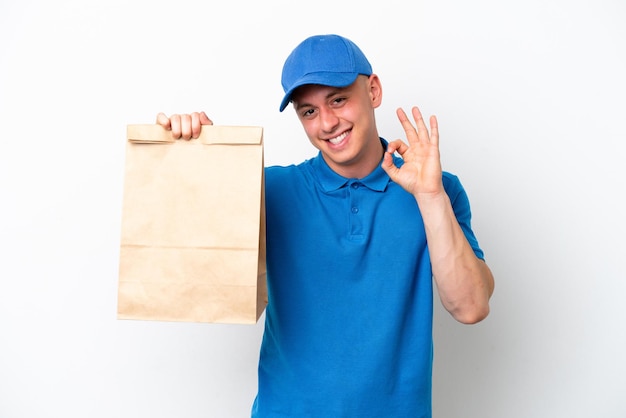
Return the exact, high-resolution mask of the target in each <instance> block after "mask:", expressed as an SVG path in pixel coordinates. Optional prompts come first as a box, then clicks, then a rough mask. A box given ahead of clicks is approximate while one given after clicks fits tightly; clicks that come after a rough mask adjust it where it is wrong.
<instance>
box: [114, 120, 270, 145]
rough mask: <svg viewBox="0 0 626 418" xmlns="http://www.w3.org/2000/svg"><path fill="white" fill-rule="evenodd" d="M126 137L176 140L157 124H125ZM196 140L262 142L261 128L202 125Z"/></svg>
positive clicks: (157, 141) (153, 141)
mask: <svg viewBox="0 0 626 418" xmlns="http://www.w3.org/2000/svg"><path fill="white" fill-rule="evenodd" d="M126 137H127V138H128V141H130V142H141V143H146V144H163V143H173V142H176V140H175V139H173V138H172V133H171V132H170V131H168V130H166V129H165V128H163V127H162V126H161V125H157V124H150V125H146V124H143V125H142V124H139V125H127V127H126ZM192 141H193V140H192ZM196 141H199V142H201V143H203V144H207V145H217V144H262V143H263V128H262V127H260V126H225V125H203V126H202V130H201V131H200V136H199V137H198V139H197V140H196Z"/></svg>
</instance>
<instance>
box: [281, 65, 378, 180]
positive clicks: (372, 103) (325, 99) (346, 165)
mask: <svg viewBox="0 0 626 418" xmlns="http://www.w3.org/2000/svg"><path fill="white" fill-rule="evenodd" d="M292 100H293V106H294V109H295V110H296V114H297V115H298V118H299V119H300V122H301V123H302V126H303V127H304V130H305V132H306V134H307V136H308V138H309V140H310V141H311V143H312V144H313V146H314V147H315V148H317V149H319V150H320V151H321V153H322V156H323V157H324V160H325V161H326V163H327V164H328V165H329V166H330V168H332V169H333V170H334V171H335V172H337V173H338V174H340V175H342V176H344V177H350V178H352V177H356V178H361V177H365V176H366V175H368V174H369V173H370V172H371V171H372V170H373V169H374V168H375V167H376V166H377V164H379V163H380V159H381V157H382V147H381V144H380V140H379V138H378V131H377V130H376V123H375V119H374V109H375V108H377V107H378V106H379V105H380V103H381V100H382V89H381V85H380V81H379V79H378V77H377V76H376V75H371V76H370V77H366V76H359V77H358V78H357V80H356V81H355V82H354V83H353V84H351V85H350V86H348V87H343V88H337V87H328V86H320V85H315V84H309V85H305V86H301V87H299V88H298V89H297V90H296V91H295V92H294V94H293V96H292Z"/></svg>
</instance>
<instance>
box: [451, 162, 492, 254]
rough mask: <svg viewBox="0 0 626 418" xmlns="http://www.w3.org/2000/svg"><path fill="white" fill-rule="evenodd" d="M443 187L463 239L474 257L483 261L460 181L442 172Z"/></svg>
mask: <svg viewBox="0 0 626 418" xmlns="http://www.w3.org/2000/svg"><path fill="white" fill-rule="evenodd" d="M443 187H444V189H445V191H446V193H447V194H448V197H449V198H450V202H451V203H452V209H453V211H454V215H455V216H456V219H457V221H458V222H459V225H460V226H461V229H462V230H463V233H464V234H465V238H467V241H468V242H469V244H470V246H471V247H472V249H473V250H474V254H476V257H478V258H480V259H481V260H484V259H485V255H484V252H483V250H482V249H481V248H480V246H479V245H478V239H476V235H475V234H474V231H473V230H472V222H471V221H472V211H471V209H470V202H469V198H468V196H467V193H466V192H465V189H464V188H463V185H462V184H461V181H460V180H459V178H458V177H457V176H455V175H453V174H450V173H447V172H444V173H443Z"/></svg>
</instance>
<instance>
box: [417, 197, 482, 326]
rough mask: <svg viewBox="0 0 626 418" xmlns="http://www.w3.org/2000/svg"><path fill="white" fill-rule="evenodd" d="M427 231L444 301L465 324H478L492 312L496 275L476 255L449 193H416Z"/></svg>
mask: <svg viewBox="0 0 626 418" xmlns="http://www.w3.org/2000/svg"><path fill="white" fill-rule="evenodd" d="M416 200H417V202H418V205H419V207H420V211H421V213H422V217H423V220H424V227H425V230H426V239H427V241H428V250H429V252H430V259H431V264H432V269H433V276H434V278H435V283H436V285H437V290H438V292H439V296H440V298H441V301H442V303H443V305H444V307H445V308H446V310H448V311H449V312H450V314H452V316H453V317H454V318H455V319H456V320H458V321H459V322H462V323H475V322H479V321H481V320H482V319H484V318H485V317H486V316H487V315H488V313H489V298H490V297H491V294H492V293H493V287H494V281H493V275H492V274H491V271H490V269H489V267H488V266H487V264H486V263H485V262H484V261H483V260H481V259H479V258H478V257H476V255H475V254H474V251H473V249H472V247H471V246H470V244H469V242H468V241H467V239H466V237H465V234H464V233H463V230H462V229H461V227H460V225H459V223H458V221H457V219H456V217H455V215H454V211H453V209H452V205H451V203H450V199H449V198H448V195H447V194H446V193H445V192H442V193H440V194H438V195H427V196H416Z"/></svg>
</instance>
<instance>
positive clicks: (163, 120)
mask: <svg viewBox="0 0 626 418" xmlns="http://www.w3.org/2000/svg"><path fill="white" fill-rule="evenodd" d="M156 123H157V124H159V125H161V126H163V127H164V128H165V129H167V130H170V131H172V138H174V139H180V138H182V139H191V138H197V137H198V136H199V135H200V130H201V129H202V125H213V121H211V119H209V117H208V116H207V115H206V113H204V112H194V113H189V114H180V115H178V114H174V115H172V116H170V117H169V118H168V117H167V116H166V115H165V113H159V114H158V115H157V118H156Z"/></svg>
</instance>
